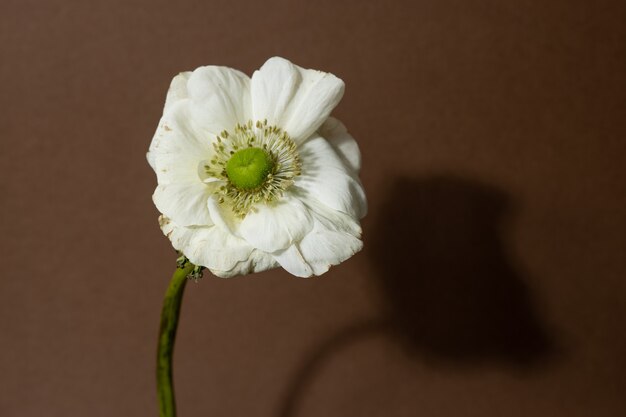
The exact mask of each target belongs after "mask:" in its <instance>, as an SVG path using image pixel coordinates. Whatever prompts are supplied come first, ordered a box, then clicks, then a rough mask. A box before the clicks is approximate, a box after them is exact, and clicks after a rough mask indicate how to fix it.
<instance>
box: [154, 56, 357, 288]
mask: <svg viewBox="0 0 626 417" xmlns="http://www.w3.org/2000/svg"><path fill="white" fill-rule="evenodd" d="M343 91H344V84H343V81H341V80H340V79H339V78H337V77H335V76H334V75H332V74H329V73H324V72H320V71H315V70H308V69H303V68H300V67H298V66H296V65H294V64H292V63H291V62H289V61H287V60H285V59H283V58H278V57H275V58H271V59H269V60H268V61H267V62H266V63H265V64H264V65H263V67H261V69H259V70H257V71H255V73H254V75H253V76H252V78H251V79H250V78H249V77H248V76H246V75H245V74H243V73H241V72H239V71H237V70H234V69H231V68H226V67H218V66H207V67H200V68H198V69H196V70H195V71H193V72H183V73H181V74H179V75H177V76H176V77H174V79H173V80H172V83H171V86H170V89H169V91H168V93H167V99H166V101H165V108H164V110H163V117H162V118H161V120H160V122H159V126H158V128H157V130H156V133H155V135H154V138H153V139H152V143H151V145H150V150H149V151H148V155H147V156H148V162H149V163H150V165H151V166H152V168H153V169H154V171H155V172H156V175H157V180H158V186H157V188H156V190H155V192H154V195H153V200H154V203H155V205H156V207H157V208H158V210H159V211H160V212H161V213H162V216H161V217H160V218H159V222H160V225H161V229H162V230H163V233H165V234H166V235H167V236H168V237H169V239H170V240H171V241H172V245H173V246H174V248H176V249H177V250H179V251H181V252H182V253H183V254H184V255H185V256H187V258H189V260H190V261H191V262H193V263H194V264H196V265H201V266H205V267H207V268H208V269H209V270H211V271H212V272H213V273H214V274H215V275H218V276H221V277H231V276H234V275H239V274H247V273H250V272H257V271H263V270H266V269H270V268H274V267H277V266H279V265H280V266H282V267H283V268H285V269H286V270H287V271H288V272H290V273H292V274H294V275H297V276H300V277H308V276H311V275H320V274H323V273H324V272H326V271H327V270H328V268H329V267H330V266H331V265H336V264H338V263H340V262H342V261H344V260H346V259H348V258H349V257H350V256H352V255H353V254H355V253H356V252H358V251H359V250H360V249H361V247H362V246H363V244H362V242H361V240H360V236H361V228H360V225H359V219H360V218H362V217H363V216H364V215H365V213H366V210H367V203H366V199H365V194H364V192H363V187H362V186H361V183H360V181H359V178H358V173H359V169H360V165H361V159H360V153H359V148H358V146H357V144H356V142H355V141H354V139H353V138H352V136H350V135H349V134H348V132H347V131H346V128H345V127H344V126H343V124H341V122H339V121H338V120H336V119H334V118H332V117H329V115H330V112H331V111H332V110H333V108H334V107H335V106H336V105H337V104H338V103H339V101H340V100H341V97H342V95H343Z"/></svg>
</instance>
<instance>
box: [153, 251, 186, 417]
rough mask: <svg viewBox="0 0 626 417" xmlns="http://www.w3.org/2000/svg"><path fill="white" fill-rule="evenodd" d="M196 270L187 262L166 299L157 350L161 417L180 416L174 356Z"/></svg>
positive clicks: (175, 278) (174, 276)
mask: <svg viewBox="0 0 626 417" xmlns="http://www.w3.org/2000/svg"><path fill="white" fill-rule="evenodd" d="M194 268H195V265H193V264H192V263H191V262H186V263H185V264H183V265H182V266H179V267H178V268H176V271H174V275H173V276H172V280H171V281H170V285H169V287H168V288H167V292H166V293H165V299H164V300H163V309H162V310H161V329H160V331H159V346H158V349H157V397H158V399H159V416H160V417H175V416H176V400H175V399H174V381H173V380H172V356H173V354H174V341H175V340H176V328H177V327H178V315H179V313H180V306H181V304H182V299H183V292H184V290H185V284H186V283H187V276H188V275H189V274H190V273H191V272H192V271H193V270H194Z"/></svg>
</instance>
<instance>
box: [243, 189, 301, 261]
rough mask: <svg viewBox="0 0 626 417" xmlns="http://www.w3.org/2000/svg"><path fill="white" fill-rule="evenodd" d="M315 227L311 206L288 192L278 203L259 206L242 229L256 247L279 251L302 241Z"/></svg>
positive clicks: (244, 222) (248, 216)
mask: <svg viewBox="0 0 626 417" xmlns="http://www.w3.org/2000/svg"><path fill="white" fill-rule="evenodd" d="M311 227H312V218H311V216H310V215H309V209H308V208H307V207H305V206H304V205H303V204H302V203H301V202H300V201H299V200H298V199H297V198H295V197H293V196H291V195H288V194H286V195H285V196H283V198H281V199H280V200H279V201H277V202H275V203H272V204H259V205H258V206H256V207H255V208H254V210H253V211H251V212H250V213H248V214H247V215H246V217H245V218H244V219H243V221H242V222H241V225H240V227H239V232H240V233H241V236H242V237H243V238H244V239H245V240H247V241H248V242H249V243H250V244H251V245H252V246H254V247H255V248H257V249H260V250H262V251H264V252H275V251H278V250H281V249H285V248H287V247H289V246H290V245H292V244H293V243H295V242H298V241H300V239H302V238H303V237H304V235H306V234H307V233H308V232H309V230H311ZM279 262H280V261H279Z"/></svg>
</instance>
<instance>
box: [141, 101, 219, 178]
mask: <svg viewBox="0 0 626 417" xmlns="http://www.w3.org/2000/svg"><path fill="white" fill-rule="evenodd" d="M213 152H214V151H213V148H212V146H211V141H210V140H209V139H208V138H207V136H206V135H203V134H202V133H201V132H199V131H198V130H197V129H196V128H195V126H194V125H193V123H192V120H191V119H190V114H189V102H188V101H187V100H182V101H179V102H177V103H175V104H173V105H172V106H171V107H170V109H169V111H168V112H167V113H165V114H164V115H163V117H162V118H161V121H160V122H159V126H158V128H157V131H156V133H155V135H154V138H153V139H152V143H151V145H150V150H149V152H148V160H149V161H152V163H151V165H152V167H153V169H154V170H155V172H156V174H157V179H158V182H159V184H166V183H172V182H180V181H183V182H193V181H200V180H201V179H200V177H199V176H198V165H199V164H200V162H202V161H205V160H207V159H210V158H211V156H212V155H213Z"/></svg>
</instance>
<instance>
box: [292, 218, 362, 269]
mask: <svg viewBox="0 0 626 417" xmlns="http://www.w3.org/2000/svg"><path fill="white" fill-rule="evenodd" d="M298 247H299V248H300V253H301V255H302V258H304V260H305V261H306V263H307V264H308V265H309V266H310V267H311V269H312V270H313V273H314V274H315V275H321V274H323V273H324V272H326V271H328V269H329V268H330V267H331V266H332V265H337V264H339V263H341V262H343V261H345V260H346V259H348V258H350V257H351V256H352V255H354V254H355V253H357V252H358V251H360V250H361V248H363V242H361V240H359V239H358V238H356V237H355V236H352V235H351V234H348V233H343V232H339V231H337V230H334V229H328V228H327V227H325V226H323V225H322V223H320V222H319V221H317V220H316V221H315V224H314V226H313V230H312V231H311V232H310V233H308V234H307V235H306V236H305V237H304V238H303V239H302V241H301V242H300V243H299V244H298Z"/></svg>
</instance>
